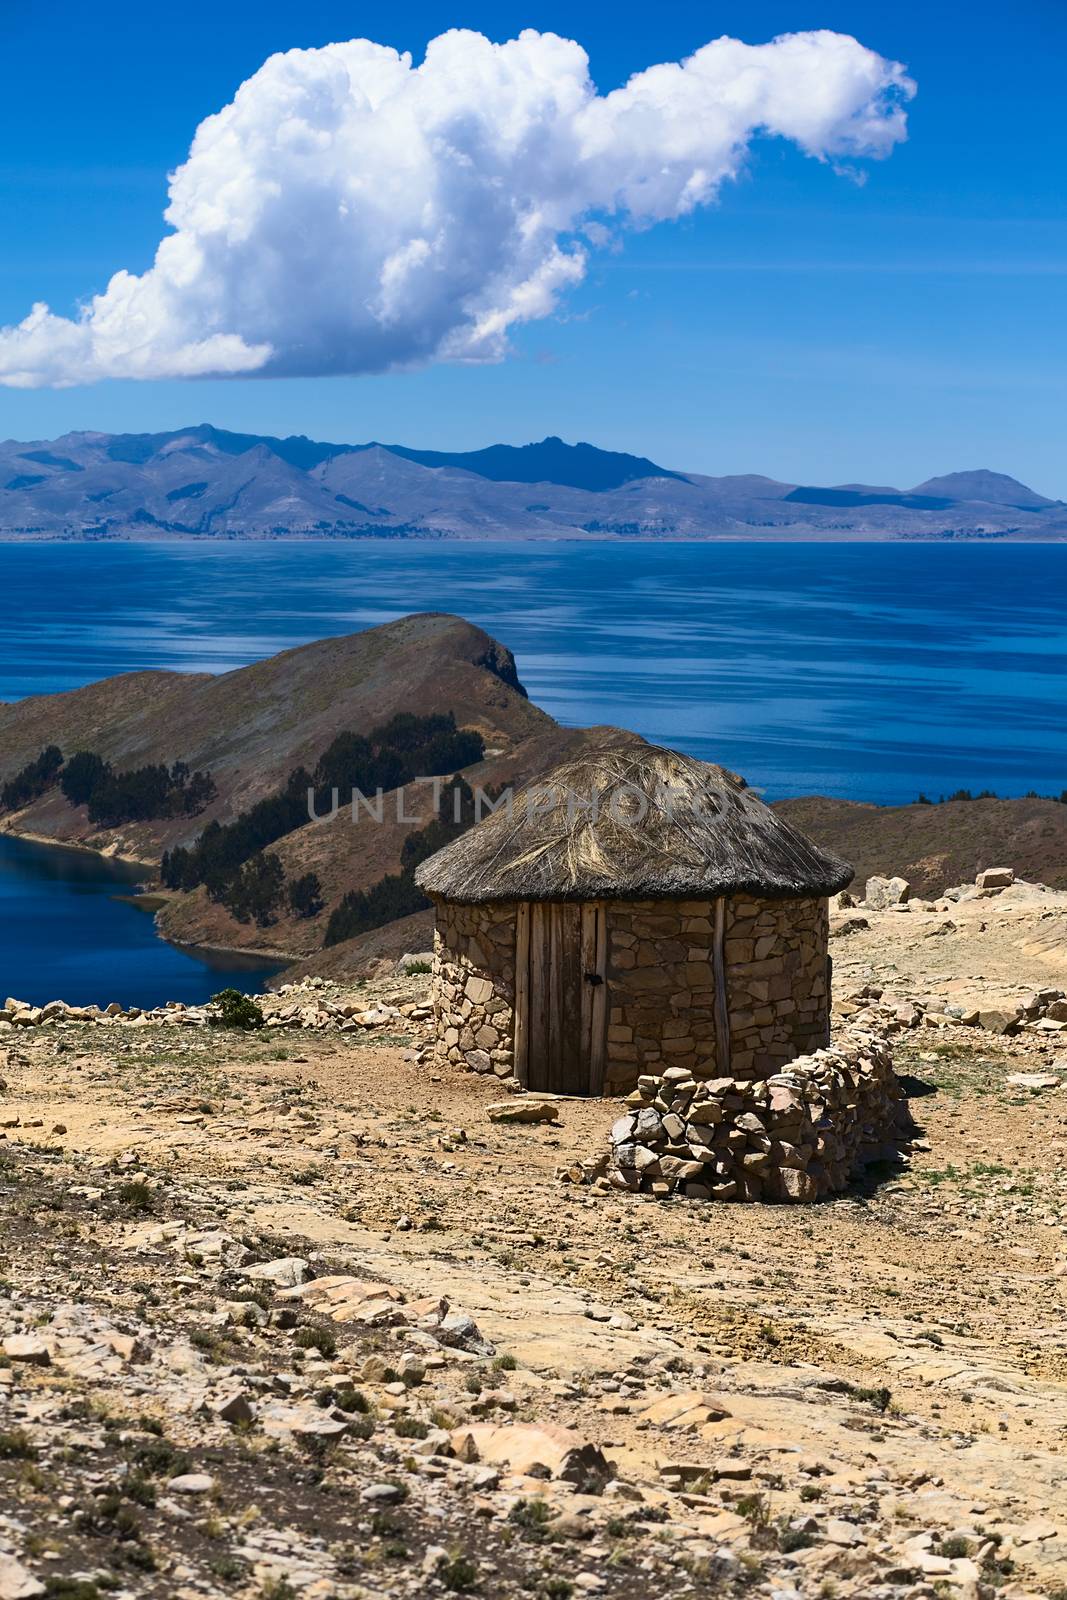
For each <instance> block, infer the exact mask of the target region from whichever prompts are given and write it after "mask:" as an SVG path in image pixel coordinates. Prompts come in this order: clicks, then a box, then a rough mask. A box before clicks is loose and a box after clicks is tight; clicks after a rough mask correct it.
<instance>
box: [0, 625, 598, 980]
mask: <svg viewBox="0 0 1067 1600" xmlns="http://www.w3.org/2000/svg"><path fill="white" fill-rule="evenodd" d="M398 716H399V717H400V718H407V719H409V720H410V721H412V722H414V723H415V724H416V727H415V728H414V730H413V729H412V728H411V727H401V728H400V731H399V735H398V738H397V740H394V742H393V744H391V745H390V746H389V748H388V749H387V750H386V751H385V753H384V754H381V753H380V754H379V755H378V756H377V757H375V758H374V760H375V761H376V762H377V768H376V772H377V775H376V776H375V777H374V778H373V781H372V782H371V783H370V784H369V786H367V787H366V792H368V793H370V794H371V795H373V792H374V789H375V788H376V787H377V786H378V785H379V783H380V785H381V787H382V788H383V789H384V790H385V791H387V798H386V799H383V802H382V815H381V819H380V820H376V819H374V818H372V817H370V816H369V815H368V814H367V812H366V811H365V810H364V811H361V813H360V817H359V821H358V822H353V820H352V818H351V814H350V812H349V811H348V810H347V809H346V808H345V802H346V801H347V798H348V793H349V792H350V789H351V784H349V785H348V787H347V788H345V787H344V785H343V784H342V785H341V797H342V809H341V811H340V813H339V814H338V815H336V816H334V817H332V818H331V816H330V814H329V801H328V798H327V799H324V800H323V803H322V805H321V806H318V807H317V808H316V809H317V812H318V814H319V816H320V817H321V820H319V821H316V822H312V821H310V820H309V819H308V811H307V799H306V795H307V787H308V785H309V783H310V782H311V775H312V774H314V773H315V772H316V768H317V764H318V763H319V762H320V759H321V758H322V757H323V754H324V752H326V751H327V750H329V749H331V748H333V747H334V744H335V742H336V741H338V739H339V738H340V739H341V741H342V744H343V741H344V736H347V735H356V736H358V737H359V738H364V739H365V738H367V736H368V735H373V733H374V730H376V729H377V730H381V729H383V728H387V727H389V725H390V723H391V721H392V719H395V718H397V717H398ZM435 718H436V719H439V720H440V719H443V720H444V722H446V723H447V722H448V721H449V719H451V721H452V723H453V724H454V727H455V729H456V730H457V731H456V733H455V734H446V735H444V736H443V745H437V746H435V745H434V744H433V743H432V740H433V739H438V740H440V739H441V738H442V735H441V733H440V730H434V729H432V728H431V729H430V730H429V732H430V734H431V744H430V745H427V746H420V745H419V744H418V740H419V739H421V738H423V736H424V731H425V730H423V731H420V729H421V728H422V725H423V724H426V722H427V719H435ZM602 733H603V730H597V729H592V730H580V729H565V728H561V727H559V726H558V724H557V723H556V722H554V721H553V719H552V718H551V717H550V716H548V714H547V713H546V712H544V711H541V710H540V709H539V708H538V707H537V706H535V705H533V704H532V703H531V702H530V700H529V699H528V698H527V696H526V691H525V690H524V689H523V687H522V685H521V684H520V682H519V679H518V676H517V674H516V670H515V662H514V658H513V657H512V655H511V652H510V651H509V650H507V649H505V647H504V646H503V645H501V644H499V643H497V641H496V640H494V639H492V638H491V637H490V636H489V635H488V634H486V633H484V632H483V631H482V630H481V629H480V628H476V627H474V626H473V625H472V624H470V623H468V622H465V621H463V619H462V618H459V617H453V616H448V615H443V614H435V613H426V614H421V615H416V616H410V617H405V618H402V619H401V620H399V621H397V622H391V623H386V624H385V625H384V626H382V627H378V628H371V629H368V630H367V631H365V632H363V633H358V634H352V635H349V636H346V637H341V638H337V639H324V640H319V641H317V642H315V643H313V644H308V645H303V646H300V647H299V648H297V649H294V650H287V651H284V652H283V653H282V654H280V655H276V656H272V657H269V658H268V659H267V660H264V661H259V662H255V663H254V664H253V665H251V666H249V667H243V668H240V669H238V670H237V671H234V672H228V673H222V674H218V675H211V674H202V673H175V672H137V673H128V674H124V675H122V676H119V677H115V678H108V679H103V680H102V681H100V682H99V683H93V684H89V685H87V686H86V687H85V688H82V689H76V690H72V691H70V692H68V693H65V694H57V695H46V696H35V697H31V698H29V699H26V700H22V701H19V702H16V703H14V704H2V705H0V783H9V782H10V781H11V780H13V779H16V778H17V775H19V774H23V775H25V774H27V773H30V774H32V773H33V771H34V768H35V765H36V763H37V762H38V760H39V758H40V756H41V752H42V751H43V750H45V749H46V748H47V747H49V746H55V747H57V748H58V750H59V751H60V752H61V753H62V755H63V756H64V757H66V758H67V760H68V765H69V758H70V757H72V756H74V755H75V754H76V753H77V752H79V751H83V752H89V753H91V754H92V755H93V756H96V757H99V758H100V760H101V761H102V762H106V763H108V764H109V766H110V767H111V769H112V770H113V772H114V773H117V774H119V775H120V782H119V785H118V788H119V797H118V799H119V804H120V806H121V805H122V804H123V803H125V802H130V800H131V795H132V802H131V803H127V804H126V805H125V809H126V810H127V811H131V810H132V811H138V810H144V809H145V807H144V804H143V794H144V792H145V784H144V782H138V783H133V782H131V780H130V778H129V775H130V774H131V773H132V774H138V773H143V772H144V770H145V769H146V768H147V769H149V770H150V771H151V772H154V773H155V775H156V777H157V779H158V783H159V784H161V785H162V786H163V787H162V799H159V798H156V799H155V800H154V802H153V795H154V794H156V793H157V791H156V790H151V788H150V789H149V802H148V809H149V812H150V814H149V815H145V816H142V815H135V816H132V817H130V816H123V817H121V819H116V818H114V817H112V816H109V815H107V807H104V806H103V803H102V802H99V794H100V791H98V792H97V794H96V796H95V797H94V798H93V799H92V800H90V802H89V803H88V804H86V803H80V804H72V803H71V801H70V799H69V798H68V797H67V795H65V794H64V792H63V790H62V788H60V787H59V786H57V784H56V782H55V781H54V780H50V781H47V782H44V783H42V784H40V785H35V784H34V783H33V781H32V779H31V781H30V783H29V787H30V789H33V788H35V787H39V788H40V790H41V792H40V793H37V794H33V793H31V794H29V795H28V796H24V795H21V794H20V795H19V796H18V797H17V799H16V798H14V797H12V796H11V795H9V796H8V801H9V804H8V805H7V807H6V809H5V810H4V811H3V812H0V826H2V827H5V828H7V829H9V830H11V831H13V832H17V833H22V834H25V835H29V836H34V837H38V838H41V839H44V840H49V841H53V842H56V843H66V844H79V845H84V846H88V847H90V848H92V849H95V850H99V851H101V852H103V853H106V854H117V855H122V856H127V857H130V858H132V859H134V860H138V861H142V862H145V863H147V864H149V865H151V866H152V867H154V868H157V869H158V868H159V867H160V865H161V863H162V861H163V858H164V855H165V853H168V852H174V851H175V850H176V849H177V850H182V849H187V848H188V847H190V846H192V845H193V844H194V842H195V841H196V840H197V839H198V837H199V836H200V835H201V834H202V833H204V831H205V830H210V829H212V828H222V829H227V828H229V829H230V830H231V831H232V830H233V828H234V827H235V826H238V825H241V823H242V819H247V818H248V817H249V815H250V814H251V815H253V816H255V815H256V814H257V808H258V811H260V812H262V811H264V810H266V811H267V812H268V813H269V812H270V810H271V808H272V807H275V808H276V807H277V805H278V803H279V797H282V798H284V797H285V796H286V795H287V793H288V790H287V784H288V782H289V779H290V775H291V774H292V773H294V771H299V770H300V769H306V770H304V772H303V775H302V776H301V777H300V778H298V780H297V781H296V784H295V801H294V804H293V806H292V808H291V809H292V814H291V815H290V814H287V815H286V816H284V817H283V819H282V822H281V824H280V825H279V824H277V823H276V822H275V823H274V826H273V830H272V831H269V832H268V834H267V837H266V838H265V840H264V841H263V842H262V844H261V845H260V847H259V848H258V849H257V848H255V846H254V845H253V847H252V848H251V849H246V850H245V851H244V853H243V855H242V856H241V861H245V860H249V859H251V858H252V857H253V856H255V857H257V858H258V857H261V856H262V854H263V853H264V852H268V853H269V854H270V855H271V856H273V857H276V858H277V860H278V862H279V863H280V865H281V868H282V872H283V874H284V885H283V887H284V889H285V890H286V891H287V890H288V886H289V885H291V884H293V883H295V882H296V881H297V880H300V879H306V878H307V876H308V875H309V874H314V876H315V879H316V880H317V885H318V888H317V893H316V896H315V897H314V898H315V899H318V900H320V901H321V904H319V905H317V906H314V905H313V906H311V907H309V906H308V905H306V904H301V905H296V906H294V905H291V904H290V903H289V901H288V900H287V899H286V898H285V895H284V894H282V896H281V897H280V899H279V900H278V903H277V904H275V905H274V906H273V908H272V914H271V915H270V917H269V919H267V920H266V921H261V920H259V919H258V918H257V917H256V916H255V915H251V916H246V917H242V914H241V907H240V906H239V905H238V903H237V902H236V901H235V899H234V897H233V895H226V896H224V897H223V898H219V897H218V896H217V895H213V893H210V892H209V889H210V887H211V885H210V884H209V883H207V882H206V881H201V882H200V883H198V884H197V886H196V887H195V888H193V889H192V890H191V891H190V892H178V893H175V894H172V895H170V896H169V897H168V898H167V900H166V903H165V904H164V906H163V909H162V911H161V912H160V924H161V927H162V929H163V931H164V932H165V933H166V935H167V936H168V937H169V938H172V939H175V940H177V941H179V942H183V943H190V944H210V945H217V946H222V947H229V948H239V949H256V950H272V951H274V950H276V951H280V952H282V953H283V954H285V955H287V956H290V957H297V956H310V955H312V954H313V953H315V952H321V950H322V947H323V940H324V936H325V933H326V930H327V927H328V925H329V922H330V917H331V914H332V913H333V912H334V911H335V910H336V908H337V907H338V905H339V903H340V902H341V901H342V900H343V898H344V896H345V895H347V894H350V893H352V892H353V891H360V890H371V889H373V888H374V887H375V886H376V885H378V884H380V883H381V881H382V880H383V879H385V878H388V877H390V876H391V875H396V874H397V873H398V872H400V870H401V868H402V865H403V859H402V851H403V849H404V844H405V841H406V840H408V839H409V838H410V837H411V835H412V834H415V833H417V832H419V831H420V830H421V829H423V828H425V827H427V826H428V825H429V824H430V823H431V822H432V821H433V820H434V814H435V813H434V794H433V789H432V786H431V785H429V784H420V783H415V782H411V781H409V777H410V774H409V773H407V772H406V769H405V767H404V760H403V757H404V751H405V749H407V748H411V747H412V741H413V740H414V748H415V749H416V751H417V754H416V755H413V756H412V760H411V763H410V765H411V770H412V771H413V772H414V773H418V774H420V775H421V774H423V773H425V774H427V775H429V774H435V773H436V774H438V775H441V776H442V777H444V778H450V777H451V776H452V774H453V772H454V771H455V770H456V769H457V768H460V769H462V772H463V776H464V778H465V779H466V780H467V782H468V783H469V784H470V785H471V786H477V785H483V786H484V787H485V788H486V789H490V788H493V787H500V786H502V785H505V784H512V783H513V784H523V783H526V782H528V781H529V780H530V779H532V778H534V777H535V776H536V775H537V774H538V773H539V772H543V771H546V770H547V769H548V768H550V767H552V766H554V765H555V764H556V763H557V762H558V761H560V760H562V758H563V756H564V755H565V754H567V753H568V752H570V751H572V750H574V749H576V748H577V747H579V746H580V745H581V744H582V742H583V741H585V740H587V739H596V738H597V737H599V736H601V735H602ZM469 738H473V740H474V746H473V747H472V748H471V749H462V750H460V749H459V748H458V747H457V748H456V749H453V745H454V744H455V741H456V740H460V743H462V742H463V740H465V739H469ZM387 742H388V741H387ZM435 751H436V752H437V754H438V755H439V756H440V759H438V760H436V762H435V761H434V759H433V757H434V754H435ZM342 755H343V751H342ZM356 759H357V760H363V761H364V763H365V761H366V759H369V758H366V757H365V756H363V755H360V753H359V751H358V750H357V752H356ZM427 759H429V764H428V765H427V764H425V762H426V760H427ZM175 762H181V763H183V765H184V768H186V769H188V773H189V774H190V775H192V774H196V773H202V774H205V775H206V781H205V782H204V783H203V785H202V789H203V793H204V795H205V796H207V798H206V799H204V802H203V803H202V804H201V803H199V802H197V803H196V805H195V809H193V810H188V809H186V796H187V795H188V794H190V792H191V779H187V780H186V782H185V785H184V787H181V786H174V787H168V786H167V782H168V780H169V774H170V773H171V772H172V770H173V766H174V763H175ZM383 763H384V765H383ZM160 774H162V775H163V776H162V777H160V776H159V775H160ZM321 781H322V782H323V783H325V786H326V788H327V789H329V786H330V783H331V782H332V781H333V780H332V779H329V778H327V779H324V780H321ZM357 787H361V788H362V787H364V785H363V784H357ZM127 791H129V793H128V792H127ZM98 802H99V809H103V810H104V813H105V814H104V815H103V816H101V815H95V816H94V814H93V808H94V806H97V804H98ZM114 804H115V802H114V800H112V801H111V805H112V806H114ZM267 820H268V822H272V821H273V819H272V818H271V817H270V816H268V819H267Z"/></svg>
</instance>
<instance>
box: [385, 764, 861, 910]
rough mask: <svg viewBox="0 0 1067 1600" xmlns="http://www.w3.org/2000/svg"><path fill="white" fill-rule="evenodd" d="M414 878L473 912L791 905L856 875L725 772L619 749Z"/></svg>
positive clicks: (455, 846) (569, 769) (481, 829)
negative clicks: (729, 900) (755, 901)
mask: <svg viewBox="0 0 1067 1600" xmlns="http://www.w3.org/2000/svg"><path fill="white" fill-rule="evenodd" d="M593 802H595V805H594V804H593ZM415 877H416V881H417V882H418V883H419V884H420V885H421V886H422V888H423V889H425V890H426V892H427V893H428V894H431V895H436V896H440V897H441V898H443V899H447V900H455V901H459V902H461V903H464V904H468V905H473V904H477V903H479V902H481V901H486V900H592V899H602V900H676V899H682V900H685V899H690V900H707V899H714V898H715V897H716V896H718V895H727V894H738V893H750V894H753V895H756V896H758V897H761V898H766V899H787V898H793V897H798V896H810V895H825V894H833V893H835V892H836V891H837V890H838V889H843V888H844V887H845V885H846V884H847V883H850V882H851V881H852V868H851V867H850V866H848V865H847V863H846V862H844V861H841V860H839V859H838V857H837V856H833V855H830V854H829V853H828V852H827V851H825V850H820V849H819V848H818V846H816V845H814V844H812V842H811V840H810V839H806V838H805V837H804V835H803V834H802V833H798V832H797V830H796V829H795V828H793V827H791V826H790V825H789V823H788V822H786V821H785V820H784V819H783V818H782V817H780V816H778V815H777V814H776V813H775V812H774V811H771V810H770V809H769V807H767V806H765V805H764V803H763V801H762V800H760V799H759V798H758V797H757V796H756V795H755V794H754V793H753V792H752V790H751V789H749V788H748V787H747V786H746V784H745V782H744V779H742V778H738V777H737V776H736V775H735V774H734V773H732V772H728V771H727V770H726V769H725V768H724V767H715V766H710V765H708V764H707V763H706V762H703V761H694V760H693V759H692V757H690V756H683V755H679V754H678V753H677V751H674V750H665V749H663V748H662V747H661V746H659V745H649V744H614V745H609V746H605V747H604V748H602V749H599V750H595V751H593V752H591V753H586V754H584V755H582V756H581V757H579V758H577V759H575V760H572V761H568V762H565V763H564V764H563V765H562V766H559V767H556V768H555V769H554V770H553V771H552V772H550V773H549V774H548V775H547V776H546V777H544V778H542V779H540V780H538V782H537V783H536V784H533V785H532V786H531V787H530V788H528V789H526V790H525V791H523V793H521V794H517V795H515V796H514V798H513V800H512V803H511V807H510V812H509V811H508V809H507V808H506V807H501V809H500V810H498V811H495V812H494V813H492V814H491V815H486V816H485V817H483V820H482V821H481V822H479V823H478V824H477V825H476V826H475V827H473V828H471V829H470V830H469V831H468V832H467V833H465V834H462V835H461V836H460V838H458V839H456V840H454V841H453V843H452V844H449V845H446V846H445V848H444V849H443V850H439V851H438V852H437V854H436V855H433V856H431V857H430V858H429V860H427V861H424V862H423V863H422V865H421V866H420V867H419V869H418V871H417V872H416V874H415Z"/></svg>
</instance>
